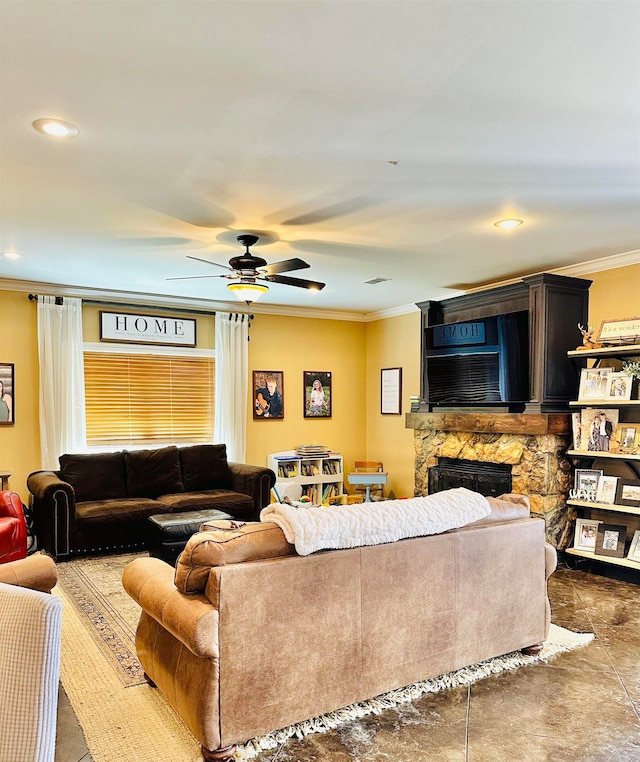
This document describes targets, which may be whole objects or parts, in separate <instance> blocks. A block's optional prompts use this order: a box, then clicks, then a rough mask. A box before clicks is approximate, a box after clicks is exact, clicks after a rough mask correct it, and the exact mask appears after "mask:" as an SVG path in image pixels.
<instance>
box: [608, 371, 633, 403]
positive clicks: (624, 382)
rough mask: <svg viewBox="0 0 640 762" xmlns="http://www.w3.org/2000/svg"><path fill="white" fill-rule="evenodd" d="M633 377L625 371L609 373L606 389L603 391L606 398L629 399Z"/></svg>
mask: <svg viewBox="0 0 640 762" xmlns="http://www.w3.org/2000/svg"><path fill="white" fill-rule="evenodd" d="M632 386H633V378H632V377H631V376H630V375H628V374H627V373H622V372H620V373H609V375H608V376H607V389H606V391H605V393H604V398H605V399H606V400H618V401H619V400H630V399H631V387H632Z"/></svg>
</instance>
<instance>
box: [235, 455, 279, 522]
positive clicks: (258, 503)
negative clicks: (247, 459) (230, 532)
mask: <svg viewBox="0 0 640 762" xmlns="http://www.w3.org/2000/svg"><path fill="white" fill-rule="evenodd" d="M229 470H230V471H231V489H232V490H233V491H234V492H240V493H242V494H243V495H249V496H250V497H251V498H252V499H253V508H254V512H255V513H254V515H252V516H250V517H247V519H248V520H249V521H260V511H261V510H262V509H263V508H264V507H265V506H267V505H269V503H270V502H271V488H272V487H273V486H274V484H275V483H276V475H275V474H274V472H273V471H272V470H271V469H270V468H265V467H264V466H250V465H247V464H246V463H229Z"/></svg>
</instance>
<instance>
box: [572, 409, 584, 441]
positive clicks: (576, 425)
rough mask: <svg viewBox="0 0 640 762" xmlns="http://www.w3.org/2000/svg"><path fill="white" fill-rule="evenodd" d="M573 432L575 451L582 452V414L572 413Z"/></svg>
mask: <svg viewBox="0 0 640 762" xmlns="http://www.w3.org/2000/svg"><path fill="white" fill-rule="evenodd" d="M571 430H572V432H573V449H574V450H581V449H582V448H581V446H580V443H581V441H582V425H581V423H580V412H579V411H578V412H576V413H571Z"/></svg>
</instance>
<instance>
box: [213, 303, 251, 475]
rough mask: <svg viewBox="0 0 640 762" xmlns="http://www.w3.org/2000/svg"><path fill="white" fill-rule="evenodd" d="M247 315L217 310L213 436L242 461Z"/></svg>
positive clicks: (246, 389)
mask: <svg viewBox="0 0 640 762" xmlns="http://www.w3.org/2000/svg"><path fill="white" fill-rule="evenodd" d="M248 341H249V316H248V315H239V314H234V313H228V312H216V405H215V425H214V432H213V437H214V441H215V442H220V443H223V444H226V445H227V458H228V459H229V460H230V461H232V462H234V463H244V462H245V458H246V449H247V394H248V392H249V345H248Z"/></svg>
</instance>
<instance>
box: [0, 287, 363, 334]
mask: <svg viewBox="0 0 640 762" xmlns="http://www.w3.org/2000/svg"><path fill="white" fill-rule="evenodd" d="M0 290H2V291H25V292H30V293H36V294H39V293H46V294H51V295H52V296H69V297H76V298H78V299H93V300H96V301H101V300H102V301H105V302H112V303H121V304H122V305H123V306H124V305H129V306H135V307H138V306H140V307H162V308H165V309H172V308H173V309H182V310H193V311H194V312H203V313H206V312H216V311H218V312H238V311H242V312H246V311H247V310H248V311H250V312H252V313H254V314H256V315H280V316H285V317H303V318H316V319H317V318H320V319H322V320H348V321H352V322H357V323H362V322H365V319H366V318H365V315H364V314H362V313H360V312H346V311H338V310H319V309H310V308H308V307H284V306H278V305H272V304H257V303H256V302H252V303H251V305H249V307H248V308H247V305H241V304H240V302H238V301H233V302H222V301H212V300H210V299H196V298H193V297H186V296H185V297H181V296H164V295H162V294H148V293H144V292H138V291H120V290H115V289H104V288H89V287H86V286H64V285H61V284H59V283H42V282H38V281H29V280H12V279H9V278H0Z"/></svg>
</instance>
